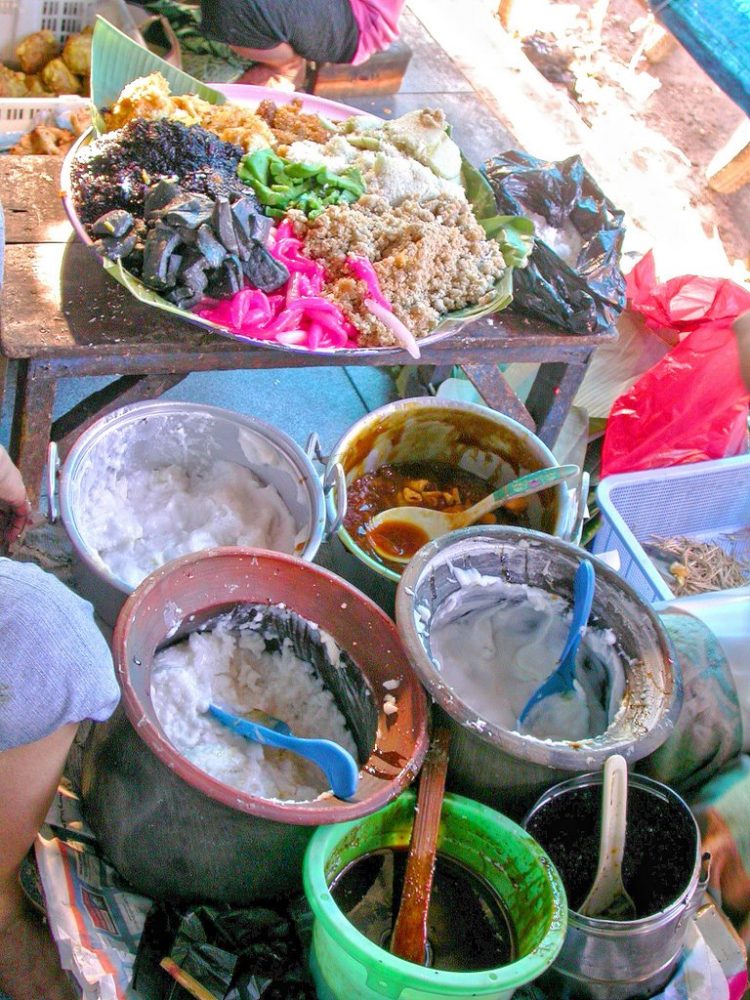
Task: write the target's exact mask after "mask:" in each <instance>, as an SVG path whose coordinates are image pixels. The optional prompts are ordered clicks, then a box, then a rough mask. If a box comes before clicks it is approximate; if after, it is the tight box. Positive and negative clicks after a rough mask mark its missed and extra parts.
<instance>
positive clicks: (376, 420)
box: [323, 396, 575, 614]
mask: <svg viewBox="0 0 750 1000" xmlns="http://www.w3.org/2000/svg"><path fill="white" fill-rule="evenodd" d="M420 460H423V461H440V462H445V463H447V464H451V465H457V466H458V465H460V466H461V468H462V469H464V470H466V471H468V472H473V473H475V474H476V475H478V476H480V478H482V479H484V480H486V482H487V492H488V493H491V492H492V491H493V490H495V489H497V487H498V486H501V485H503V484H504V483H507V482H509V481H510V480H511V479H515V478H517V477H518V476H522V475H524V474H525V473H527V472H533V471H534V470H536V469H543V468H546V467H548V466H553V465H558V464H559V463H558V462H557V459H556V458H555V456H554V455H553V454H552V452H551V451H550V450H549V448H548V447H547V446H546V445H545V444H544V443H543V442H542V441H541V440H540V439H539V438H538V437H536V435H534V434H532V433H531V431H529V430H527V428H525V427H524V426H523V425H522V424H519V423H518V422H517V421H515V420H512V419H511V418H510V417H506V416H505V415H504V414H502V413H498V412H496V411H495V410H491V409H489V408H488V407H485V406H478V405H476V404H475V403H463V402H459V401H448V400H444V399H438V398H436V397H423V396H420V397H418V398H415V399H403V400H398V401H396V402H393V403H388V404H386V405H385V406H381V407H379V408H378V409H377V410H373V411H372V413H368V414H367V415H366V416H364V417H362V419H361V420H358V421H357V423H356V424H354V425H353V426H352V427H351V428H350V429H349V430H348V431H347V432H346V434H345V435H344V436H343V437H342V438H341V439H340V440H339V441H338V443H337V444H336V445H335V446H334V449H333V451H332V452H331V454H330V455H329V456H328V458H327V459H323V461H324V462H325V463H326V474H325V484H326V503H327V505H328V508H329V513H328V519H329V524H330V525H331V530H335V531H336V535H337V540H334V542H333V544H334V546H335V548H336V551H335V553H334V556H335V559H336V568H337V570H338V571H339V572H341V573H342V575H343V576H345V577H346V578H347V580H351V581H352V582H353V583H354V584H355V585H356V586H357V587H359V588H360V589H361V590H363V591H364V592H365V593H366V594H368V595H369V596H370V597H372V599H373V600H375V601H377V602H378V603H379V604H380V605H381V607H383V608H384V609H385V610H386V611H388V613H389V614H392V613H393V608H394V601H395V596H396V587H397V585H398V581H399V579H400V573H399V572H397V570H395V569H393V568H390V567H388V566H386V565H384V564H383V563H382V562H380V560H378V559H377V558H376V557H374V556H373V555H372V554H371V553H370V552H368V551H367V550H366V549H364V548H362V547H361V546H360V545H359V544H358V542H357V540H356V539H355V538H354V537H353V536H352V535H351V534H350V533H349V532H348V531H347V529H346V528H345V527H344V526H343V524H342V522H343V519H344V517H345V515H346V506H347V502H346V496H345V495H342V493H341V490H340V489H338V488H337V486H336V476H335V472H336V469H337V468H338V467H339V466H340V467H341V468H342V469H343V478H344V480H345V481H346V485H347V486H349V485H351V483H352V482H354V480H355V479H358V478H359V477H360V476H361V475H363V474H364V473H365V472H373V471H374V470H375V469H378V468H380V466H381V465H384V464H385V463H387V462H416V461H420ZM339 480H340V477H339ZM528 513H529V519H530V522H531V526H532V527H533V528H537V529H539V530H540V531H544V532H548V533H549V534H551V535H558V536H560V537H562V538H566V537H568V536H569V534H570V532H571V531H572V530H573V522H574V521H575V510H574V509H573V504H571V501H570V493H569V490H568V487H567V486H566V485H565V484H564V483H560V484H558V485H557V486H553V487H551V488H550V489H548V490H545V491H544V492H542V493H539V494H538V495H537V496H535V497H532V498H531V500H530V502H529V507H528Z"/></svg>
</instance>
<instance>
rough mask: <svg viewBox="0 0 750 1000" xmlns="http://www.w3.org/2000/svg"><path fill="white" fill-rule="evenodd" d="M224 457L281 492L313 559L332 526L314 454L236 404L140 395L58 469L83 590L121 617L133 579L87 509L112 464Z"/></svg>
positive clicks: (53, 467)
mask: <svg viewBox="0 0 750 1000" xmlns="http://www.w3.org/2000/svg"><path fill="white" fill-rule="evenodd" d="M217 459H224V460H226V461H229V462H234V463H236V464H237V465H241V466H244V467H245V468H248V469H250V470H251V471H252V472H253V473H255V475H256V476H257V477H258V479H260V480H261V482H263V483H270V484H271V485H272V486H274V487H275V488H276V489H277V491H278V492H279V494H280V496H281V498H282V500H283V501H284V503H285V504H286V506H287V507H288V509H289V511H290V512H291V514H292V517H293V518H294V522H295V526H296V529H297V539H298V542H297V546H296V549H295V555H298V556H300V557H301V558H302V559H306V560H310V561H312V560H313V559H314V558H315V555H316V553H317V551H318V548H319V547H320V543H321V541H322V539H323V535H324V531H325V517H326V515H325V504H324V500H323V489H322V486H321V483H320V480H319V478H318V476H317V473H316V471H315V468H314V466H313V464H312V462H311V460H310V458H309V457H308V455H307V454H305V452H304V451H303V450H302V449H301V448H300V447H299V445H297V444H296V443H295V442H294V441H293V440H292V439H291V438H290V437H288V436H287V435H286V434H284V433H283V431H280V430H279V429H278V428H276V427H272V426H271V425H270V424H266V423H263V422H262V421H260V420H256V419H255V418H254V417H248V416H245V415H244V414H241V413H234V412H232V411H231V410H224V409H220V408H218V407H215V406H204V405H203V404H197V403H181V402H176V401H175V402H173V401H167V400H159V401H157V402H145V403H134V404H132V405H130V406H124V407H122V408H121V409H119V410H115V411H114V412H112V413H109V414H107V415H106V416H104V417H102V418H101V419H100V420H97V421H96V422H95V423H93V424H92V425H91V427H89V428H88V429H87V430H86V431H84V433H83V434H82V435H81V436H80V437H79V438H78V440H77V441H76V443H75V445H74V446H73V448H72V449H71V451H70V453H69V455H68V456H67V458H66V460H65V463H64V464H63V466H62V469H60V470H59V496H60V509H61V511H62V521H63V524H64V525H65V530H66V531H67V533H68V535H69V537H70V541H71V543H72V546H73V553H74V568H75V578H76V589H77V591H78V592H79V593H80V594H81V595H82V596H84V597H86V598H87V599H88V600H90V601H91V602H92V604H93V605H94V607H95V608H96V610H97V612H98V614H99V615H100V617H101V618H103V619H104V621H105V622H107V623H108V624H109V625H114V623H115V620H116V618H117V615H118V613H119V611H120V608H121V607H122V605H123V603H124V602H125V599H126V598H127V597H128V595H129V594H131V593H132V591H133V587H132V586H131V585H129V584H128V583H126V582H125V581H123V580H121V579H119V578H118V577H117V576H116V575H115V574H114V573H113V572H112V571H111V570H110V569H109V568H108V567H107V566H106V565H105V563H104V562H103V561H102V559H101V557H100V556H99V554H98V552H97V551H96V549H95V548H94V547H93V546H92V545H91V544H89V542H88V540H87V539H86V536H85V530H82V526H81V517H80V509H81V505H82V503H83V502H84V500H85V498H86V496H87V494H88V493H89V491H90V490H91V489H92V487H93V486H94V484H95V483H97V481H98V480H99V479H100V478H101V476H102V474H103V473H104V471H105V470H107V469H108V468H110V469H111V468H116V469H117V470H119V469H120V467H121V466H122V467H125V468H127V465H128V464H132V465H134V466H135V465H138V466H139V467H143V466H147V467H148V466H151V467H160V466H164V465H169V464H172V463H175V464H182V465H184V464H186V462H187V461H190V463H191V465H199V464H205V465H208V464H209V463H211V462H214V461H216V460H217ZM57 464H58V463H57V460H56V455H55V454H54V451H53V453H52V454H51V456H50V462H49V468H50V474H51V477H52V481H51V482H50V484H49V495H50V497H51V498H53V499H52V502H51V505H50V517H51V519H53V520H54V519H55V518H56V516H57V505H56V503H55V501H54V496H55V485H56V484H55V478H54V477H55V472H56V471H57Z"/></svg>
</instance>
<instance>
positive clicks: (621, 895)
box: [578, 754, 636, 920]
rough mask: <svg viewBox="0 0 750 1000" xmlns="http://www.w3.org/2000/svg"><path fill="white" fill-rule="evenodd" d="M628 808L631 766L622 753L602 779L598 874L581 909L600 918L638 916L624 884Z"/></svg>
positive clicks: (607, 764) (608, 762)
mask: <svg viewBox="0 0 750 1000" xmlns="http://www.w3.org/2000/svg"><path fill="white" fill-rule="evenodd" d="M627 812H628V766H627V764H626V763H625V758H624V757H621V756H620V755H619V754H613V755H612V756H611V757H608V758H607V760H606V761H605V764H604V779H603V781H602V830H601V835H600V837H599V864H598V866H597V869H596V877H595V878H594V884H593V886H592V887H591V891H590V892H589V894H588V896H587V897H586V899H585V900H584V901H583V906H580V907H579V908H578V912H579V913H580V914H582V915H583V916H584V917H597V918H598V919H599V920H635V919H636V909H635V903H634V902H633V900H632V899H631V898H630V896H629V895H628V893H627V891H626V890H625V886H624V885H623V884H622V856H623V853H624V851H625V831H626V828H627Z"/></svg>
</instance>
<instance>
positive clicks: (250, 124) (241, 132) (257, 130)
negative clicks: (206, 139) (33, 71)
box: [104, 73, 274, 152]
mask: <svg viewBox="0 0 750 1000" xmlns="http://www.w3.org/2000/svg"><path fill="white" fill-rule="evenodd" d="M134 118H146V119H149V120H153V119H156V118H173V119H175V120H176V121H180V122H182V123H183V124H184V125H202V126H203V128H205V129H208V130H209V132H214V133H215V134H216V135H218V137H219V138H220V139H223V140H224V141H225V142H234V143H236V144H237V145H238V146H241V147H242V148H243V149H244V150H245V151H246V152H252V151H253V150H255V149H261V148H264V147H267V146H270V145H272V144H273V141H274V137H273V132H272V131H271V129H270V128H269V127H268V125H267V124H266V122H264V121H263V119H262V118H259V117H258V115H256V114H254V113H253V112H252V111H248V110H247V108H242V107H239V106H237V105H234V104H209V102H208V101H204V100H203V99H202V98H200V97H195V96H194V95H192V94H172V93H171V91H170V89H169V84H168V83H167V81H166V80H165V79H164V77H163V76H162V75H161V73H152V74H151V75H150V76H144V77H140V78H139V79H138V80H133V82H132V83H129V84H128V85H127V87H125V89H124V90H123V91H122V93H121V94H120V96H119V97H118V99H117V101H116V102H115V103H114V105H113V106H112V108H111V110H110V111H109V112H108V113H106V114H105V116H104V121H105V124H106V127H107V130H108V131H111V130H113V129H117V128H122V126H123V125H127V123H128V122H129V121H132V120H133V119H134Z"/></svg>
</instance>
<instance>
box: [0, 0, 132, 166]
mask: <svg viewBox="0 0 750 1000" xmlns="http://www.w3.org/2000/svg"><path fill="white" fill-rule="evenodd" d="M99 14H100V15H101V16H102V17H105V18H106V19H107V20H108V21H110V22H111V23H112V24H114V26H115V27H116V28H119V29H120V31H123V32H124V33H125V34H126V35H129V36H130V37H131V38H133V39H135V41H137V42H138V43H139V44H140V45H143V38H142V36H141V33H140V32H139V31H138V28H137V27H136V24H135V21H134V20H133V16H132V14H131V13H130V10H129V8H128V6H127V4H126V3H125V0H0V62H3V63H5V64H6V65H8V66H10V67H11V68H16V66H17V64H16V47H17V46H18V44H19V42H21V41H23V39H24V38H26V36H27V35H32V34H34V32H35V31H41V30H43V29H49V30H50V31H51V32H52V33H53V35H54V36H55V38H56V39H57V40H58V42H64V41H65V39H66V38H67V37H68V36H69V35H74V34H76V32H78V31H82V30H83V29H84V28H86V27H88V26H89V25H92V24H93V23H94V21H95V20H96V17H97V15H99ZM82 103H83V104H87V103H88V102H87V101H86V100H85V99H84V98H80V97H76V96H74V95H68V94H63V95H62V96H61V97H1V98H0V150H2V149H7V148H8V147H9V146H12V145H13V144H14V143H15V142H17V141H18V140H19V139H20V138H21V136H23V135H25V134H26V133H27V132H30V131H31V129H32V128H34V126H36V125H39V124H41V123H42V122H44V123H50V122H51V123H52V124H54V123H55V121H56V120H57V118H58V116H59V115H60V113H61V112H64V111H70V110H72V109H73V108H75V107H78V106H79V105H80V104H82Z"/></svg>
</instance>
